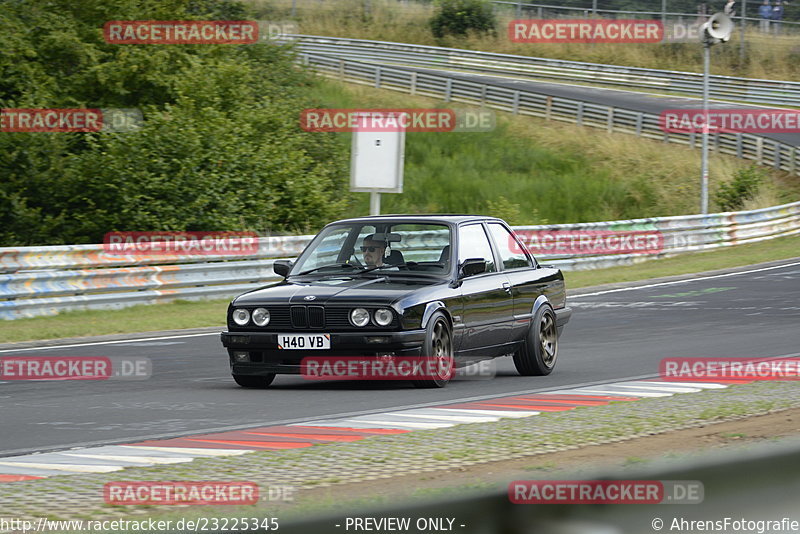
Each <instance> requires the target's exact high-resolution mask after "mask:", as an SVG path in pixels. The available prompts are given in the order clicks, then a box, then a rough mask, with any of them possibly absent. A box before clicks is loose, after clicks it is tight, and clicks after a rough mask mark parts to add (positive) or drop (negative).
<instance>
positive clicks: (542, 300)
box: [531, 295, 555, 321]
mask: <svg viewBox="0 0 800 534" xmlns="http://www.w3.org/2000/svg"><path fill="white" fill-rule="evenodd" d="M542 306H550V309H551V310H553V313H555V308H553V304H552V303H551V302H550V300H549V299H548V298H547V297H545V296H544V295H539V296H538V297H536V300H535V301H534V302H533V307H532V308H531V321H533V318H534V317H535V316H536V312H538V311H539V308H541V307H542Z"/></svg>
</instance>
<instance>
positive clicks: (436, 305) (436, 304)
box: [422, 300, 453, 328]
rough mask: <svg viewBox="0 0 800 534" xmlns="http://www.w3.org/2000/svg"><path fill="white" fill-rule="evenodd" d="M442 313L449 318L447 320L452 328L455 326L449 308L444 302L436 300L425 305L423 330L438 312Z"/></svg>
mask: <svg viewBox="0 0 800 534" xmlns="http://www.w3.org/2000/svg"><path fill="white" fill-rule="evenodd" d="M440 310H441V311H442V313H444V314H445V316H446V317H447V320H448V321H450V326H451V327H452V326H453V317H451V316H450V312H449V311H447V306H445V305H444V302H442V301H441V300H434V301H433V302H429V303H428V304H426V305H425V311H424V312H422V328H427V327H428V321H430V320H431V317H432V316H433V314H434V313H435V312H437V311H440Z"/></svg>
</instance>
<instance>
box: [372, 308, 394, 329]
mask: <svg viewBox="0 0 800 534" xmlns="http://www.w3.org/2000/svg"><path fill="white" fill-rule="evenodd" d="M374 317H375V324H376V325H378V326H389V325H390V324H392V310H388V309H386V308H378V309H377V310H375V315H374Z"/></svg>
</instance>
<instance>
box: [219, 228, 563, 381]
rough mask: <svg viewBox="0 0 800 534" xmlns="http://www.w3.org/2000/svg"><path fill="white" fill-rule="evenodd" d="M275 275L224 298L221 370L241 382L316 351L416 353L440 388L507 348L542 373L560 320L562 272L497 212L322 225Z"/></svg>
mask: <svg viewBox="0 0 800 534" xmlns="http://www.w3.org/2000/svg"><path fill="white" fill-rule="evenodd" d="M273 269H274V271H275V273H277V274H278V275H280V276H282V277H284V280H283V281H281V282H278V283H275V284H272V285H269V286H266V287H263V288H260V289H257V290H254V291H250V292H247V293H244V294H242V295H239V296H238V297H236V298H235V299H233V301H232V302H231V304H230V306H229V308H228V331H226V332H223V333H222V344H223V345H224V346H225V347H226V348H227V350H228V357H229V359H230V366H231V372H232V374H233V379H234V380H235V381H236V383H237V384H239V385H240V386H243V387H267V386H268V385H269V384H270V383H271V382H272V381H273V380H274V378H275V375H276V374H284V373H286V374H297V373H301V372H303V369H304V367H303V362H304V361H305V360H306V359H308V358H313V359H314V360H315V361H317V362H319V361H320V359H322V360H325V359H331V360H335V359H337V358H352V357H359V358H361V359H366V360H369V359H379V360H381V361H383V362H391V361H392V360H393V359H414V358H423V359H429V360H433V361H436V362H438V365H437V366H436V369H437V371H436V372H434V373H431V374H425V375H422V376H416V377H415V378H414V379H413V382H414V384H415V385H416V386H418V387H443V386H445V385H446V384H447V382H448V381H449V379H450V377H452V375H453V373H452V371H453V369H454V368H457V367H461V366H465V365H469V364H473V363H476V362H479V361H481V360H486V359H491V358H496V357H498V356H505V355H513V359H514V364H515V366H516V368H517V370H518V371H519V373H520V374H522V375H547V374H550V373H551V372H552V371H553V369H554V368H555V365H556V360H557V357H558V337H559V335H560V334H561V331H562V329H563V327H564V325H565V324H566V323H567V322H568V321H569V319H570V315H571V310H570V309H569V308H568V307H567V306H566V291H565V287H564V276H563V275H562V273H561V271H560V270H559V269H556V268H554V267H550V266H546V265H539V264H538V263H537V262H536V260H535V259H534V257H533V256H532V255H531V254H530V252H529V251H528V250H527V249H526V248H525V246H524V245H523V244H522V243H521V242H520V240H519V239H518V238H517V237H516V236H515V235H514V233H513V232H512V231H511V229H510V228H509V226H508V225H507V224H506V223H505V222H504V221H502V220H500V219H497V218H493V217H484V216H472V215H391V216H388V215H387V216H374V217H361V218H357V219H347V220H342V221H337V222H334V223H331V224H329V225H327V226H325V227H324V228H323V229H322V231H321V232H320V233H319V234H318V235H317V236H316V237H315V238H314V239H313V240H312V241H311V243H309V245H308V246H307V247H306V249H305V250H304V251H303V253H302V254H300V256H299V257H298V258H297V259H296V261H294V262H290V261H286V260H277V261H275V262H274V266H273Z"/></svg>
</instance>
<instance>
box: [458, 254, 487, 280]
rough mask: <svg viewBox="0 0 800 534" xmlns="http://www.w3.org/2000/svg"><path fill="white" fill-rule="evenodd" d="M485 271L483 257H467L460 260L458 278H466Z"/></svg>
mask: <svg viewBox="0 0 800 534" xmlns="http://www.w3.org/2000/svg"><path fill="white" fill-rule="evenodd" d="M485 272H486V260H484V259H483V258H468V259H466V260H464V261H463V262H461V268H460V271H459V275H460V276H459V278H466V277H468V276H474V275H476V274H481V273H485Z"/></svg>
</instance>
